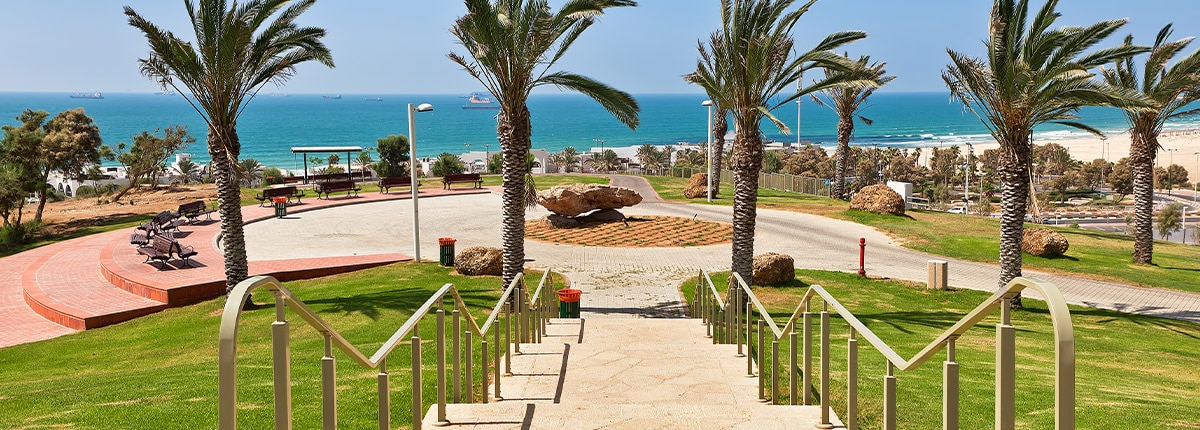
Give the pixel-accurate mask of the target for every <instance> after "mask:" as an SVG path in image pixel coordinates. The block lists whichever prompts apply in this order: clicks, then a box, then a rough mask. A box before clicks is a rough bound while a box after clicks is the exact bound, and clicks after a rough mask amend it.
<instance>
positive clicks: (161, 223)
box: [150, 211, 183, 232]
mask: <svg viewBox="0 0 1200 430" xmlns="http://www.w3.org/2000/svg"><path fill="white" fill-rule="evenodd" d="M150 222H152V223H154V226H155V227H156V228H157V229H158V231H160V232H166V231H171V230H175V231H179V226H181V225H183V220H181V219H178V218H176V217H175V214H173V213H171V211H162V212H159V213H158V215H155V216H154V219H153V220H150Z"/></svg>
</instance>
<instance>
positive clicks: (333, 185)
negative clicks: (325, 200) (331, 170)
mask: <svg viewBox="0 0 1200 430" xmlns="http://www.w3.org/2000/svg"><path fill="white" fill-rule="evenodd" d="M317 188H320V189H321V190H345V189H350V188H354V181H326V182H318V183H317Z"/></svg>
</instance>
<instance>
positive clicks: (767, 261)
mask: <svg viewBox="0 0 1200 430" xmlns="http://www.w3.org/2000/svg"><path fill="white" fill-rule="evenodd" d="M753 268H754V271H753V272H752V273H753V275H751V276H753V277H754V284H755V285H776V284H782V283H785V282H788V281H791V280H793V279H796V261H795V260H793V259H792V256H790V255H785V254H776V253H774V252H768V253H766V254H762V255H756V256H754V266H753Z"/></svg>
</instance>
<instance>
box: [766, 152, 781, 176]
mask: <svg viewBox="0 0 1200 430" xmlns="http://www.w3.org/2000/svg"><path fill="white" fill-rule="evenodd" d="M780 170H783V160H780V159H779V151H766V152H764V153H763V167H762V171H763V172H766V173H779V171H780Z"/></svg>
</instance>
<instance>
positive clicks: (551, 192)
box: [538, 184, 642, 217]
mask: <svg viewBox="0 0 1200 430" xmlns="http://www.w3.org/2000/svg"><path fill="white" fill-rule="evenodd" d="M641 202H642V196H641V195H640V194H638V193H637V191H634V190H631V189H629V188H622V187H610V186H608V185H599V184H571V185H560V186H557V187H553V188H550V189H548V190H545V191H541V192H538V204H540V205H542V206H543V207H545V208H546V210H548V211H550V212H554V213H556V214H559V215H564V216H568V217H575V216H579V215H580V214H584V213H587V212H591V211H594V210H596V209H620V208H623V207H627V206H633V205H636V204H638V203H641Z"/></svg>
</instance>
